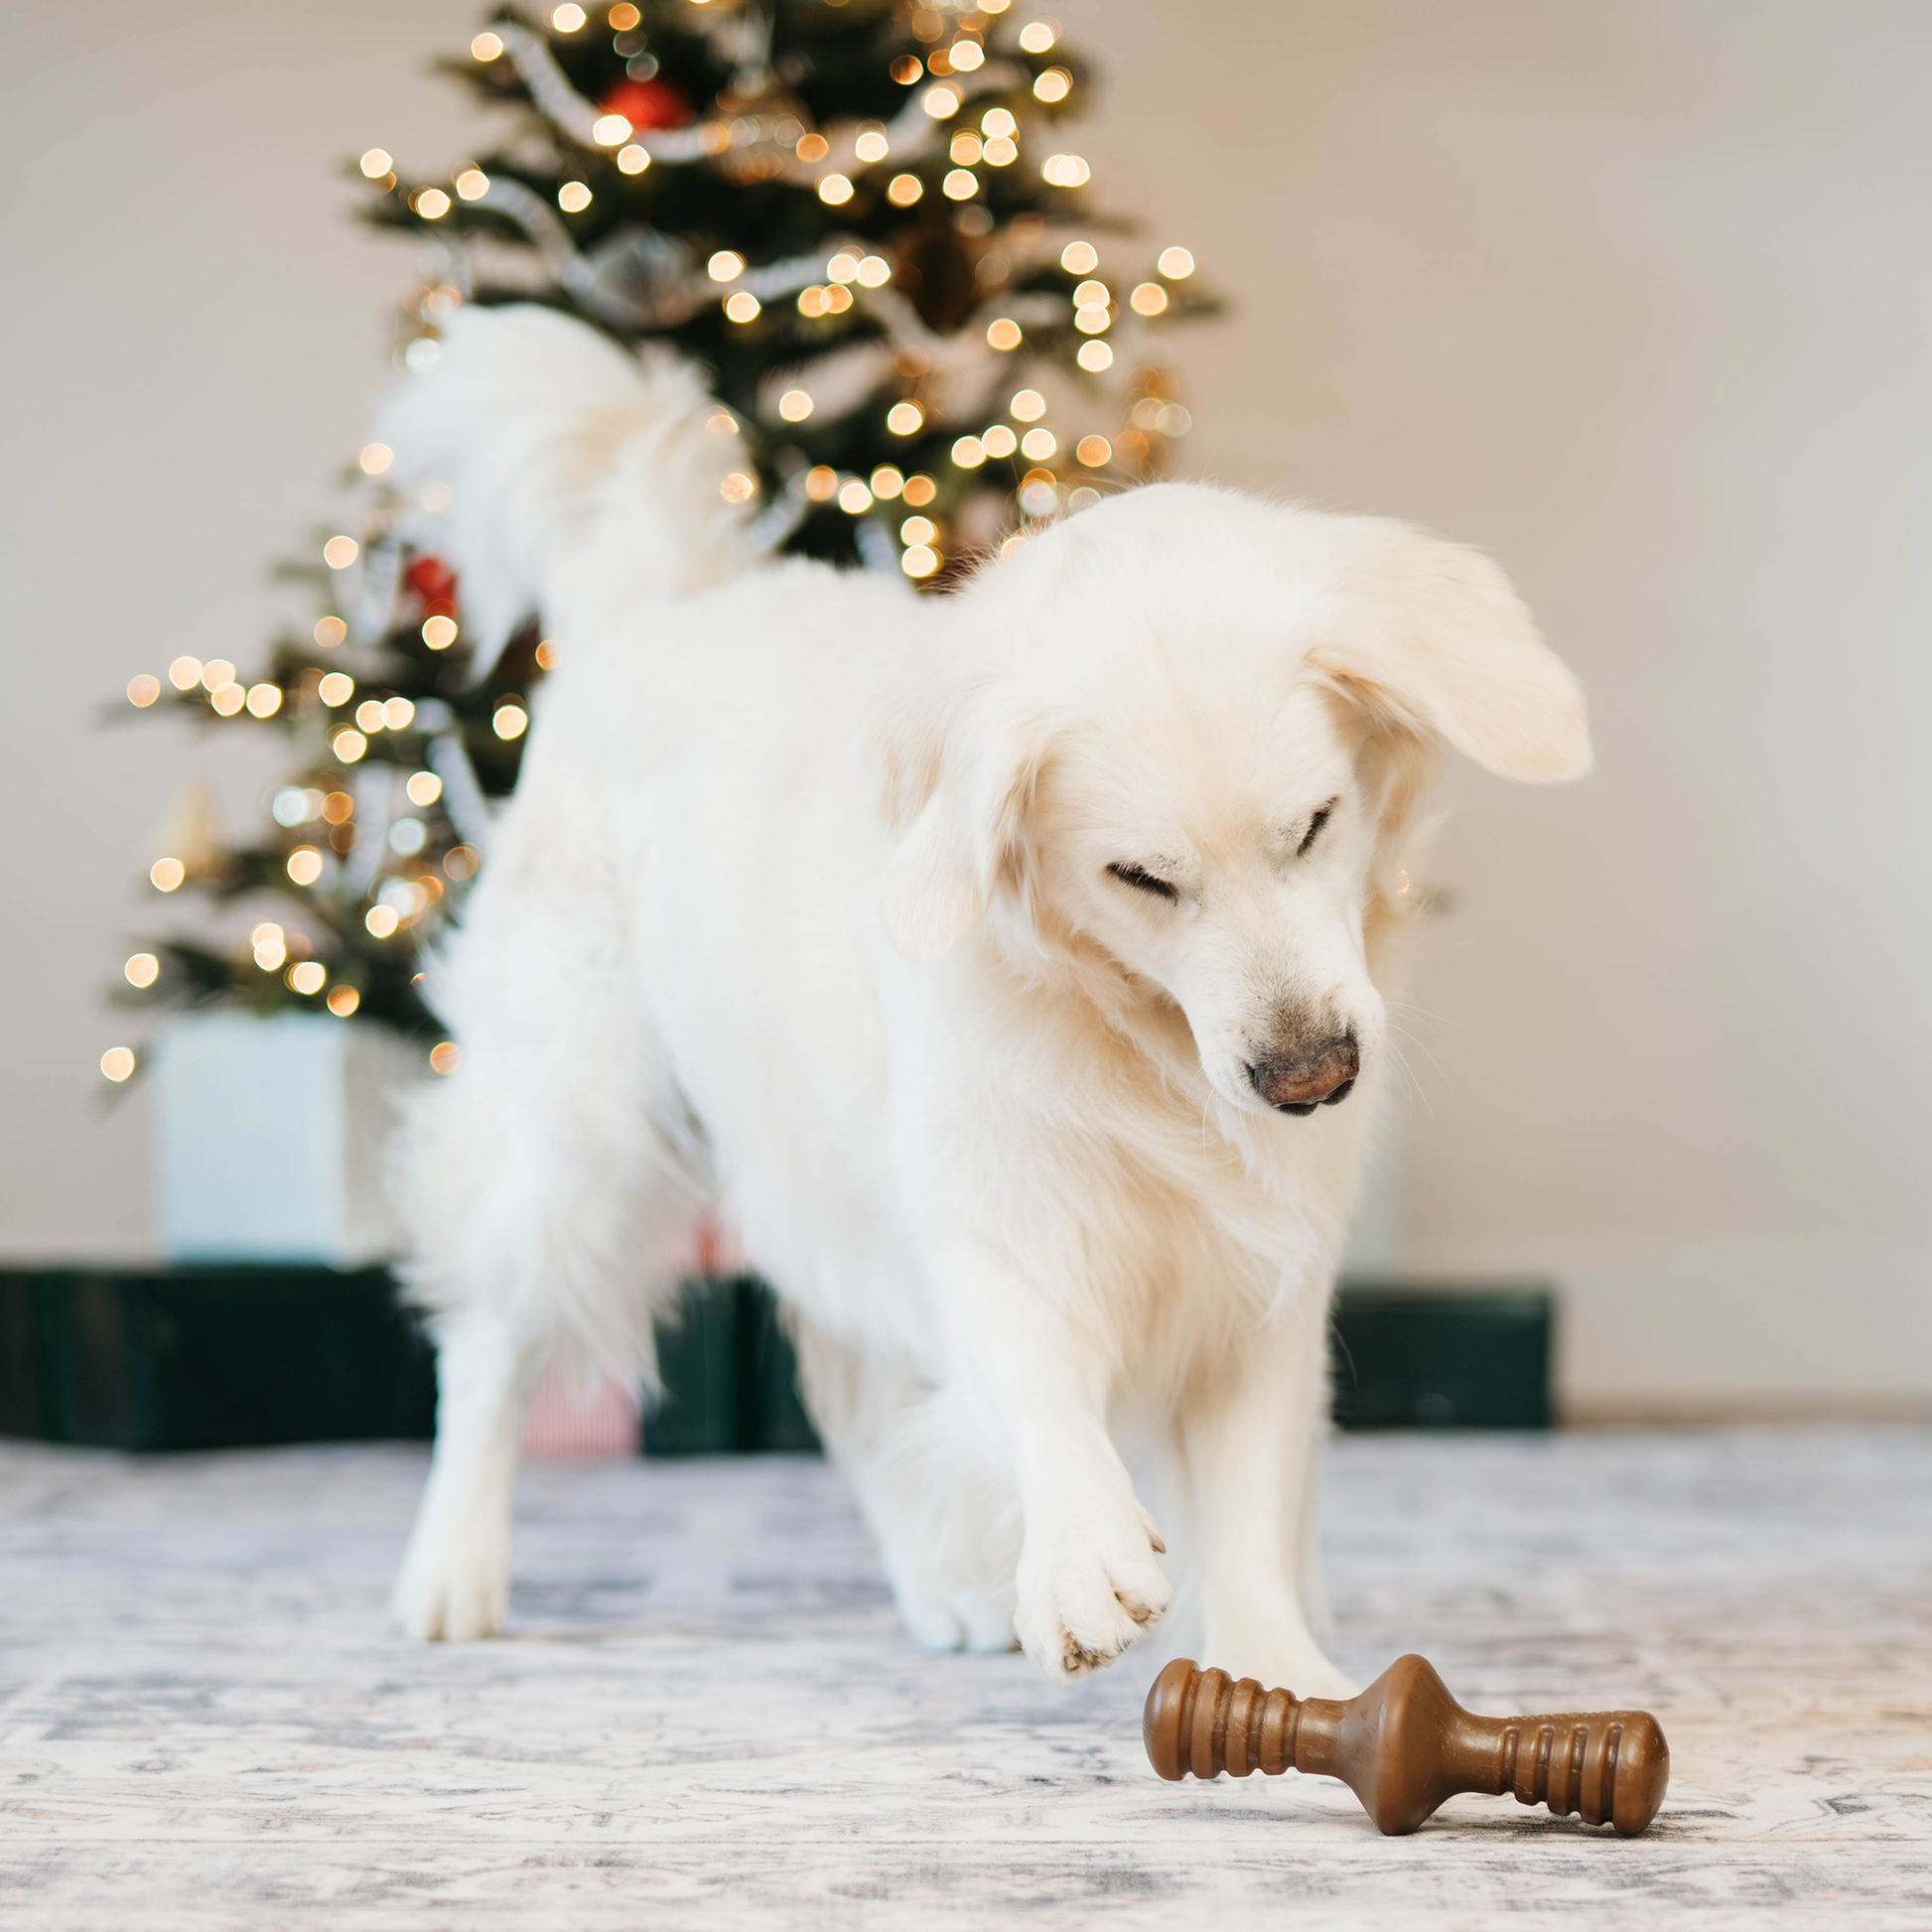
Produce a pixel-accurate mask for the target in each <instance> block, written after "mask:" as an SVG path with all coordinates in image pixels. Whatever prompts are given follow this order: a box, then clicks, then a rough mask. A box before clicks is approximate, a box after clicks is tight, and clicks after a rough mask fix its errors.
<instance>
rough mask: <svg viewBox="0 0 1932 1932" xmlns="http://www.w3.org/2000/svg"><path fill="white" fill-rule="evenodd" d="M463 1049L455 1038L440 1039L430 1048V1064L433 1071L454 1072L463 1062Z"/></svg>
mask: <svg viewBox="0 0 1932 1932" xmlns="http://www.w3.org/2000/svg"><path fill="white" fill-rule="evenodd" d="M462 1059H463V1050H462V1048H461V1047H459V1046H458V1045H457V1043H456V1041H455V1040H453V1039H439V1040H438V1041H437V1042H436V1044H435V1045H434V1046H432V1047H431V1048H430V1049H429V1064H430V1071H431V1072H432V1073H444V1074H448V1073H454V1072H455V1071H456V1070H457V1067H458V1066H459V1065H460V1064H461V1063H462Z"/></svg>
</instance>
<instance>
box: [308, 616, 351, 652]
mask: <svg viewBox="0 0 1932 1932" xmlns="http://www.w3.org/2000/svg"><path fill="white" fill-rule="evenodd" d="M347 635H348V625H347V624H345V622H344V621H342V619H341V618H318V619H317V620H316V628H315V639H316V642H317V643H319V644H320V645H321V646H322V647H323V649H324V650H333V649H334V648H335V647H336V646H337V645H338V644H340V643H341V642H342V641H343V639H344V638H345V637H346V636H347Z"/></svg>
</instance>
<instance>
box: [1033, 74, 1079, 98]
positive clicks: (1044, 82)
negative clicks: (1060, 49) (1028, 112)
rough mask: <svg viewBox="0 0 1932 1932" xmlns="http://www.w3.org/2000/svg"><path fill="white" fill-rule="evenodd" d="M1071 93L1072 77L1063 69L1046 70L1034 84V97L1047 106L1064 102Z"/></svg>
mask: <svg viewBox="0 0 1932 1932" xmlns="http://www.w3.org/2000/svg"><path fill="white" fill-rule="evenodd" d="M1072 91H1073V76H1072V75H1071V74H1070V73H1068V72H1067V70H1066V69H1064V68H1048V69H1046V71H1045V72H1044V73H1042V74H1040V75H1039V77H1038V78H1037V79H1036V80H1035V82H1034V97H1035V99H1036V100H1043V101H1045V102H1046V103H1047V104H1048V105H1049V106H1050V105H1051V104H1052V103H1053V102H1054V101H1058V100H1064V99H1065V98H1066V97H1067V95H1068V94H1070V93H1071V92H1072Z"/></svg>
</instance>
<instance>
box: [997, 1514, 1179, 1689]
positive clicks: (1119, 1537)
mask: <svg viewBox="0 0 1932 1932" xmlns="http://www.w3.org/2000/svg"><path fill="white" fill-rule="evenodd" d="M1161 1547H1163V1546H1162V1544H1161V1541H1160V1538H1159V1537H1158V1536H1157V1535H1156V1533H1155V1530H1154V1527H1153V1525H1152V1523H1151V1522H1149V1521H1148V1519H1147V1517H1146V1514H1145V1512H1140V1511H1137V1512H1136V1514H1135V1515H1134V1516H1133V1517H1130V1518H1129V1519H1128V1520H1127V1521H1125V1522H1124V1523H1122V1524H1121V1525H1120V1527H1119V1529H1118V1531H1117V1532H1115V1533H1114V1534H1112V1535H1111V1536H1110V1535H1107V1534H1105V1533H1103V1532H1101V1531H1098V1530H1095V1529H1091V1528H1087V1527H1067V1528H1063V1529H1061V1530H1059V1531H1058V1532H1057V1533H1056V1534H1054V1535H1052V1536H1050V1537H1047V1536H1035V1535H1034V1534H1032V1533H1030V1534H1029V1535H1028V1538H1027V1548H1026V1552H1025V1554H1024V1555H1023V1556H1022V1557H1021V1559H1020V1577H1019V1587H1020V1607H1019V1614H1018V1616H1017V1617H1016V1618H1015V1623H1016V1626H1017V1628H1018V1630H1019V1634H1020V1647H1021V1649H1022V1650H1024V1651H1025V1652H1026V1653H1027V1655H1028V1656H1029V1657H1031V1658H1032V1659H1033V1660H1034V1662H1035V1663H1036V1664H1038V1665H1039V1667H1040V1668H1041V1669H1042V1670H1044V1671H1046V1672H1048V1673H1049V1674H1051V1675H1052V1676H1055V1677H1068V1678H1071V1677H1084V1676H1085V1675H1086V1674H1087V1672H1088V1671H1090V1670H1097V1669H1098V1668H1099V1667H1100V1666H1101V1665H1102V1664H1110V1663H1112V1662H1113V1660H1114V1659H1115V1658H1116V1657H1118V1656H1119V1655H1120V1653H1121V1652H1122V1651H1123V1650H1125V1649H1126V1648H1127V1646H1128V1645H1129V1644H1131V1643H1133V1642H1134V1641H1135V1640H1136V1639H1137V1638H1139V1637H1141V1636H1142V1635H1144V1634H1145V1633H1146V1632H1147V1631H1148V1630H1150V1629H1152V1628H1153V1626H1154V1625H1155V1624H1156V1623H1158V1622H1159V1621H1160V1620H1161V1616H1162V1613H1163V1612H1164V1611H1165V1610H1166V1609H1167V1607H1168V1605H1169V1603H1170V1602H1172V1601H1173V1587H1172V1586H1171V1585H1170V1584H1169V1582H1168V1579H1167V1576H1166V1574H1165V1573H1164V1572H1163V1570H1162V1568H1161V1566H1160V1565H1159V1564H1158V1563H1156V1562H1155V1560H1154V1557H1155V1552H1156V1550H1158V1549H1160V1548H1161Z"/></svg>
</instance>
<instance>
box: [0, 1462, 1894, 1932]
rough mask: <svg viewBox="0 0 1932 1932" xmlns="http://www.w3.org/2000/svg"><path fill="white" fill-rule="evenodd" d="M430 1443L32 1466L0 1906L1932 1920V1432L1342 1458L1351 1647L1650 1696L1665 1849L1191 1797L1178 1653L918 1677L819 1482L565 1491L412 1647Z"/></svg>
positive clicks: (1247, 1789)
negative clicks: (1180, 1759)
mask: <svg viewBox="0 0 1932 1932" xmlns="http://www.w3.org/2000/svg"><path fill="white" fill-rule="evenodd" d="M422 1464H423V1458H422V1455H421V1454H420V1453H419V1452H418V1451H416V1450H414V1449H393V1448H345V1449H294V1450H274V1451H263V1452H244V1453H235V1454H227V1455H209V1456H193V1457H182V1458H172V1459H159V1460H153V1461H144V1462H137V1461H128V1460H124V1459H121V1458H117V1457H114V1456H111V1455H106V1454H98V1453H91V1452H86V1451H64V1450H55V1449H42V1448H37V1447H30V1446H25V1445H18V1444H11V1445H0V1646H3V1647H0V1925H5V1926H6V1927H8V1928H9V1929H10V1932H11V1928H14V1927H22V1928H26V1927H31V1928H34V1932H43V1929H45V1932H66V1929H67V1928H77V1927H87V1928H95V1927H98V1928H102V1929H103V1932H147V1928H161V1927H168V1928H174V1927H182V1928H196V1929H197V1932H200V1929H202V1928H210V1929H211V1928H217V1927H219V1928H231V1927H233V1928H241V1927H246V1928H250V1932H253V1928H258V1927H261V1928H283V1927H293V1928H309V1927H315V1928H322V1927H329V1928H335V1927H342V1928H345V1932H373V1928H378V1927H381V1928H386V1927H398V1928H401V1927H407V1928H411V1929H412V1932H416V1929H417V1928H423V1929H428V1928H442V1927H450V1928H458V1927H461V1928H464V1932H470V1929H471V1928H475V1932H496V1928H508V1927H517V1928H524V1927H560V1928H561V1927H566V1926H567V1927H570V1928H572V1929H573V1932H578V1928H582V1929H583V1932H599V1928H607V1927H608V1928H618V1927H624V1928H633V1927H687V1926H688V1927H700V1926H702V1927H704V1928H707V1932H723V1929H725V1928H736V1927H740V1926H754V1925H757V1926H802V1927H820V1926H823V1927H855V1928H876V1927H888V1926H893V1927H897V1926H906V1927H913V1926H917V1927H920V1928H927V1927H936V1928H941V1929H942V1932H943V1928H950V1927H966V1926H1016V1927H1035V1926H1039V1927H1070V1926H1084V1925H1097V1926H1107V1927H1121V1928H1130V1927H1132V1928H1139V1927H1156V1926H1159V1927H1162V1928H1172V1927H1176V1926H1196V1925H1198V1926H1212V1927H1215V1928H1217V1929H1220V1928H1238V1927H1245V1926H1249V1925H1256V1926H1260V1925H1268V1926H1289V1927H1294V1928H1297V1929H1298V1932H1300V1928H1311V1927H1319V1928H1325V1927H1349V1928H1356V1927H1367V1926H1373V1927H1376V1928H1392V1929H1397V1932H1399V1929H1400V1928H1407V1927H1429V1928H1447V1927H1457V1926H1469V1927H1474V1926H1478V1925H1480V1926H1483V1927H1485V1928H1489V1927H1494V1926H1497V1925H1500V1924H1506V1925H1508V1926H1510V1927H1512V1928H1529V1927H1537V1926H1546V1925H1547V1926H1556V1925H1559V1924H1561V1925H1563V1926H1565V1927H1580V1926H1581V1927H1596V1926H1624V1925H1630V1926H1635V1925H1643V1926H1657V1925H1675V1924H1683V1925H1686V1926H1695V1927H1698V1928H1700V1929H1704V1928H1709V1929H1710V1932H1717V1928H1722V1927H1729V1926H1755V1925H1760V1924H1779V1925H1787V1924H1788V1925H1792V1926H1798V1925H1806V1926H1830V1927H1839V1926H1846V1927H1859V1928H1865V1927H1881V1926H1887V1927H1888V1926H1900V1927H1903V1926H1908V1925H1913V1926H1920V1927H1923V1926H1926V1925H1932V1432H1924V1431H1909V1430H1857V1431H1854V1430H1807V1431H1793V1432H1788V1433H1784V1432H1761V1431H1760V1432H1730V1433H1721V1434H1712V1435H1693V1434H1685V1435H1675V1436H1664V1435H1634V1434H1631V1435H1624V1434H1601V1435H1570V1436H1558V1437H1553V1438H1546V1439H1541V1440H1537V1439H1515V1440H1508V1439H1502V1438H1495V1437H1488V1438H1483V1437H1465V1438H1455V1437H1449V1436H1435V1437H1381V1438H1355V1439H1352V1440H1345V1441H1343V1442H1341V1443H1340V1444H1338V1445H1337V1446H1336V1449H1335V1451H1334V1454H1333V1457H1332V1461H1331V1466H1330V1471H1329V1476H1328V1497H1327V1531H1326V1538H1327V1544H1328V1550H1329V1573H1330V1581H1331V1585H1332V1587H1333V1592H1334V1596H1335V1599H1336V1610H1337V1615H1338V1621H1339V1625H1340V1636H1339V1641H1338V1643H1337V1646H1336V1648H1337V1654H1338V1655H1339V1657H1340V1658H1341V1660H1342V1661H1343V1662H1344V1663H1345V1664H1346V1665H1347V1666H1348V1667H1349V1668H1350V1669H1352V1670H1353V1671H1355V1672H1356V1673H1357V1674H1358V1675H1359V1676H1361V1677H1362V1678H1364V1679H1366V1678H1368V1677H1370V1676H1372V1675H1373V1674H1374V1673H1375V1672H1376V1671H1377V1670H1379V1669H1380V1668H1381V1666H1382V1665H1383V1664H1384V1663H1386V1662H1387V1661H1388V1660H1389V1659H1390V1658H1392V1657H1394V1656H1395V1655H1396V1654H1398V1653H1399V1652H1400V1651H1402V1650H1405V1649H1420V1650H1423V1651H1425V1652H1426V1653H1427V1654H1428V1655H1430V1656H1431V1657H1433V1658H1434V1659H1435V1660H1436V1661H1437V1663H1438V1665H1439V1666H1440V1667H1441V1669H1442V1670H1443V1673H1444V1675H1445V1676H1446V1677H1447V1678H1448V1680H1449V1684H1450V1686H1451V1688H1453V1689H1454V1690H1456V1691H1457V1692H1458V1694H1459V1695H1460V1696H1461V1697H1462V1698H1463V1700H1464V1702H1466V1703H1469V1704H1471V1705H1473V1706H1475V1707H1476V1708H1479V1709H1487V1710H1501V1709H1503V1708H1505V1707H1510V1706H1514V1707H1516V1708H1519V1709H1522V1708H1528V1709H1537V1708H1544V1709H1548V1708H1551V1707H1557V1706H1564V1705H1570V1706H1573V1707H1574V1706H1581V1707H1588V1706H1590V1705H1593V1704H1594V1705H1614V1704H1642V1705H1647V1706H1648V1707H1649V1708H1650V1709H1652V1710H1654V1711H1655V1712H1656V1713H1657V1714H1658V1715H1659V1717H1660V1718H1661V1719H1662V1721H1663V1723H1664V1726H1665V1729H1666V1731H1667V1733H1668V1735H1669V1738H1670V1743H1671V1750H1672V1758H1673V1766H1674V1775H1673V1783H1672V1787H1671V1793H1670V1796H1669V1798H1668V1800H1667V1801H1666V1804H1665V1808H1664V1811H1663V1814H1662V1816H1661V1817H1660V1819H1659V1820H1658V1822H1657V1824H1656V1825H1655V1826H1654V1827H1653V1828H1652V1830H1651V1832H1650V1834H1649V1835H1648V1836H1647V1837H1645V1838H1643V1839H1639V1840H1636V1841H1633V1842H1630V1843H1627V1844H1626V1843H1620V1842H1618V1841H1616V1840H1614V1839H1612V1838H1610V1837H1608V1836H1605V1835H1603V1834H1601V1833H1598V1832H1593V1831H1589V1830H1587V1829H1585V1828H1584V1827H1582V1826H1580V1825H1578V1824H1576V1823H1575V1822H1570V1823H1559V1822H1557V1821H1554V1820H1551V1819H1550V1818H1549V1817H1548V1816H1547V1814H1545V1813H1542V1812H1526V1811H1524V1810H1522V1809H1520V1808H1519V1807H1518V1806H1516V1805H1515V1804H1514V1803H1513V1802H1511V1801H1510V1800H1508V1799H1481V1798H1464V1799H1457V1800H1453V1801H1451V1803H1450V1804H1449V1806H1448V1807H1447V1808H1446V1810H1445V1811H1444V1812H1443V1813H1441V1814H1439V1816H1438V1817H1437V1819H1436V1820H1435V1821H1434V1822H1433V1823H1432V1824H1431V1825H1429V1826H1426V1827H1425V1828H1424V1829H1423V1831H1422V1832H1420V1833H1419V1834H1418V1835H1417V1836H1416V1837H1414V1838H1411V1839H1394V1840H1388V1839H1381V1838H1378V1837H1377V1836H1376V1835H1375V1834H1374V1832H1373V1831H1372V1830H1371V1829H1370V1828H1369V1826H1368V1825H1367V1823H1366V1821H1365V1820H1364V1819H1363V1818H1362V1816H1361V1814H1360V1813H1359V1812H1358V1811H1357V1810H1356V1808H1355V1806H1354V1803H1353V1801H1352V1800H1351V1799H1350V1798H1349V1797H1348V1796H1347V1794H1346V1793H1345V1792H1343V1791H1342V1790H1341V1788H1340V1787H1339V1786H1337V1785H1332V1784H1328V1783H1326V1782H1323V1781H1320V1780H1314V1779H1298V1778H1295V1777H1289V1778H1283V1779H1276V1780H1266V1781H1264V1780H1262V1779H1260V1778H1253V1779H1249V1780H1247V1781H1246V1782H1244V1783H1240V1784H1234V1783H1230V1782H1229V1781H1227V1780H1225V1779H1223V1780H1220V1781H1218V1782H1216V1783H1214V1784H1210V1785H1204V1786H1203V1785H1195V1784H1192V1783H1189V1784H1186V1785H1184V1786H1171V1785H1165V1784H1162V1783H1160V1782H1159V1781H1157V1780H1156V1779H1155V1778H1154V1777H1153V1776H1152V1775H1151V1774H1150V1772H1149V1771H1148V1769H1147V1766H1146V1764H1145V1761H1144V1759H1143V1757H1142V1752H1141V1744H1140V1736H1139V1722H1138V1713H1139V1706H1140V1701H1141V1697H1142V1694H1143V1693H1144V1691H1145V1689H1146V1685H1147V1681H1148V1678H1149V1676H1150V1675H1151V1672H1150V1670H1149V1668H1148V1667H1147V1665H1146V1663H1145V1661H1144V1660H1141V1659H1138V1658H1130V1659H1129V1660H1128V1661H1127V1662H1126V1663H1125V1664H1124V1665H1122V1666H1120V1667H1117V1668H1116V1669H1115V1670H1114V1671H1112V1672H1110V1673H1106V1674H1104V1675H1103V1676H1101V1677H1100V1678H1098V1679H1095V1680H1092V1681H1090V1682H1089V1683H1087V1684H1085V1685H1082V1686H1078V1687H1076V1688H1075V1689H1073V1690H1072V1691H1070V1692H1061V1691H1057V1690H1054V1689H1052V1688H1051V1687H1049V1686H1048V1685H1046V1684H1045V1683H1044V1682H1043V1681H1042V1680H1041V1679H1039V1678H1037V1677H1036V1676H1035V1674H1034V1672H1033V1670H1032V1668H1031V1666H1029V1665H1028V1664H1026V1663H1025V1662H1024V1661H1023V1660H1022V1659H1019V1658H1017V1657H1006V1658H990V1659H989V1658H959V1657H954V1658H931V1657H926V1656H922V1655H920V1654H918V1653H917V1652H915V1651H914V1650H912V1649H911V1648H910V1647H909V1646H908V1645H907V1644H906V1642H905V1641H904V1639H903V1638H902V1637H901V1636H900V1635H899V1633H898V1631H897V1626H896V1624H895V1622H894V1619H893V1615H892V1610H891V1606H890V1604H889V1602H888V1600H887V1596H886V1592H885V1589H884V1587H883V1585H882V1583H881V1581H880V1577H879V1573H878V1570H877V1568H876V1567H875V1565H874V1562H873V1559H872V1556H871V1553H870V1551H869V1549H868V1547H867V1545H866V1542H865V1539H864V1536H863V1534H862V1532H861V1530H860V1528H859V1525H858V1523H857V1520H856V1518H855V1516H854V1514H853V1512H852V1510H851V1508H850V1506H849V1505H848V1503H847V1501H846V1498H845V1496H844V1494H843V1492H842V1490H841V1489H840V1487H839V1484H838V1481H837V1479H836V1477H835V1476H833V1475H832V1474H831V1473H830V1472H829V1471H828V1470H827V1469H826V1468H825V1467H824V1466H823V1465H821V1464H818V1463H816V1462H810V1461H803V1460H789V1459H747V1460H743V1461H734V1462H686V1463H643V1462H635V1461H625V1462H621V1463H608V1462H607V1463H594V1464H585V1463H579V1464H568V1463H551V1464H547V1465H536V1466H533V1467H531V1468H530V1469H529V1470H528V1471H527V1472H526V1475H525V1477H524V1480H523V1485H522V1489H521V1498H520V1512H521V1513H520V1529H519V1538H520V1543H519V1549H518V1584H517V1589H516V1597H515V1605H514V1618H515V1626H516V1629H515V1635H514V1636H513V1638H511V1639H510V1640H507V1641H504V1642H499V1643H490V1644H483V1645H473V1646H467V1647H438V1648H417V1647H412V1646H409V1645H406V1644H404V1643H402V1642H400V1641H399V1640H397V1639H394V1638H392V1637H390V1636H389V1635H387V1634H386V1632H385V1630H384V1627H383V1622H382V1601H383V1595H384V1591H385V1588H386V1586H387V1583H388V1579H389V1572H390V1569H391V1567H392V1565H393V1564H394V1562H395V1558H396V1554H397V1550H398V1548H399V1545H400V1542H401V1539H402V1535H403V1531H404V1527H405V1524H406V1520H407V1517H408V1514H409V1510H410V1506H411V1503H412V1501H413V1499H414V1492H415V1489H416V1485H417V1482H418V1480H419V1478H420V1474H421V1470H422Z"/></svg>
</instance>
